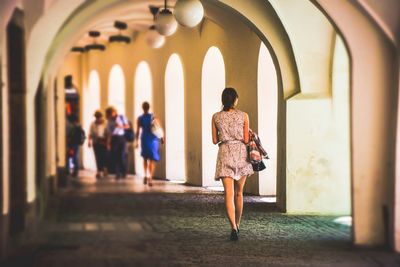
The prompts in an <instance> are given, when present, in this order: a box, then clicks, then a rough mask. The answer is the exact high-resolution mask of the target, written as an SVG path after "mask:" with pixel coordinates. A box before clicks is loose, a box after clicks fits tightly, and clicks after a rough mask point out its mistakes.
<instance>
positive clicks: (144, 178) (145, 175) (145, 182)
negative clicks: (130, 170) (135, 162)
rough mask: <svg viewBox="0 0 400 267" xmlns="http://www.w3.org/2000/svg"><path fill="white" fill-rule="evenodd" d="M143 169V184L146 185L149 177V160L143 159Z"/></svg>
mask: <svg viewBox="0 0 400 267" xmlns="http://www.w3.org/2000/svg"><path fill="white" fill-rule="evenodd" d="M143 169H144V177H143V183H144V184H147V179H148V178H147V177H148V175H147V173H148V172H147V169H148V162H147V159H145V158H144V159H143Z"/></svg>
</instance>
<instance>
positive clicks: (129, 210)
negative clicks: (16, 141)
mask: <svg viewBox="0 0 400 267" xmlns="http://www.w3.org/2000/svg"><path fill="white" fill-rule="evenodd" d="M73 184H74V186H72V187H71V188H69V189H68V190H65V191H63V192H61V194H60V197H59V198H58V200H57V203H53V204H54V207H55V208H54V212H53V214H52V215H51V216H50V217H49V218H48V219H47V220H46V221H45V222H43V223H42V224H41V225H40V231H39V235H38V236H37V237H36V238H35V239H34V240H33V241H32V243H31V244H30V245H29V246H28V248H29V249H27V253H26V255H25V256H24V257H19V258H16V259H12V260H10V261H9V262H8V263H5V264H4V266H7V265H8V266H40V267H42V266H43V267H52V266H61V267H64V266H65V267H67V266H68V267H71V266H72V267H80V266H85V267H86V266H96V267H103V266H107V267H109V266H400V256H399V255H398V254H394V253H390V252H387V251H385V250H377V249H375V250H371V249H357V248H354V247H353V246H352V245H351V242H350V228H349V227H348V226H344V225H341V224H337V223H336V222H334V219H335V217H331V216H294V215H287V214H282V213H279V212H277V211H276V210H275V208H274V205H273V204H270V203H265V202H262V201H261V199H260V198H259V197H252V196H246V197H245V212H244V217H243V221H242V226H241V232H240V240H239V242H231V241H229V240H228V237H229V232H230V229H229V226H228V223H227V219H226V218H225V213H224V204H223V195H222V193H221V192H215V191H210V190H206V189H202V188H197V187H188V186H184V185H179V184H171V183H167V182H164V181H157V182H156V183H155V186H154V187H153V188H151V189H149V188H146V187H144V186H143V185H141V181H140V180H139V179H129V180H128V181H125V182H115V181H111V180H106V181H101V182H98V183H94V180H93V179H91V178H84V179H80V180H77V181H75V183H73Z"/></svg>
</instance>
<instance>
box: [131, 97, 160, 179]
mask: <svg viewBox="0 0 400 267" xmlns="http://www.w3.org/2000/svg"><path fill="white" fill-rule="evenodd" d="M142 109H143V115H141V116H140V117H139V118H138V119H137V127H136V129H137V131H136V140H138V139H139V135H140V132H141V135H140V144H141V154H140V155H141V156H142V157H143V167H144V179H143V183H144V184H148V185H149V186H152V185H153V175H154V169H155V163H156V162H157V161H159V160H160V153H159V146H160V141H161V143H164V139H163V138H161V140H160V139H158V137H157V136H155V135H154V134H153V133H152V132H151V122H152V120H153V119H154V116H153V114H151V113H149V109H150V104H149V103H148V102H144V103H143V104H142ZM137 146H138V144H137V143H136V147H137Z"/></svg>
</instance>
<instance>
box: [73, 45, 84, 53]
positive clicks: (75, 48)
mask: <svg viewBox="0 0 400 267" xmlns="http://www.w3.org/2000/svg"><path fill="white" fill-rule="evenodd" d="M71 52H78V53H83V52H85V48H83V47H80V46H74V47H72V48H71Z"/></svg>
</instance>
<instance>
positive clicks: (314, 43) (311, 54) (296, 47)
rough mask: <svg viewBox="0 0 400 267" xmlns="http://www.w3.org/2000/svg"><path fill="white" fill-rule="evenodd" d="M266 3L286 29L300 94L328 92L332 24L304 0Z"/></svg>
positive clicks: (332, 38) (329, 88)
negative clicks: (297, 72)
mask: <svg viewBox="0 0 400 267" xmlns="http://www.w3.org/2000/svg"><path fill="white" fill-rule="evenodd" d="M270 2H271V4H272V5H273V6H274V8H275V10H276V12H277V13H278V15H279V17H280V18H281V19H282V23H283V25H284V27H285V29H286V31H287V32H288V35H289V39H290V42H291V44H292V47H293V51H294V55H295V58H296V63H297V67H298V71H299V77H300V88H301V93H303V94H307V93H330V92H331V79H330V77H331V76H330V72H331V60H332V59H331V57H332V55H331V50H332V48H333V46H332V45H333V41H334V37H335V30H334V28H333V26H332V25H331V23H330V22H329V20H328V19H327V18H326V17H325V16H324V15H323V14H322V13H321V12H320V11H319V10H318V8H316V7H315V6H314V5H313V4H312V3H311V2H310V1H308V0H298V1H291V0H271V1H270Z"/></svg>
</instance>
